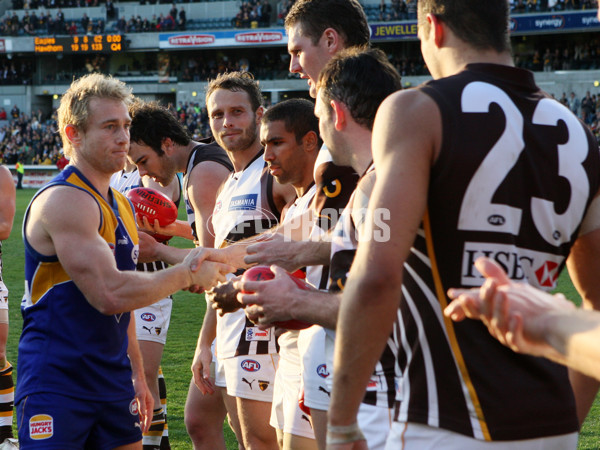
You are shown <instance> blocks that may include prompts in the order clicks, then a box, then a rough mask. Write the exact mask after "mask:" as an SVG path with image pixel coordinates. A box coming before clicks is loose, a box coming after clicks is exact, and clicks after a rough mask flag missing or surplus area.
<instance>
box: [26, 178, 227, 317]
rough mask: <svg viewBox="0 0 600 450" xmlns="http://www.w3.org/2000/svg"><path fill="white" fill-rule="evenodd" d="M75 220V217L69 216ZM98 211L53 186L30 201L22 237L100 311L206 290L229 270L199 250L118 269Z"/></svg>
mask: <svg viewBox="0 0 600 450" xmlns="http://www.w3.org/2000/svg"><path fill="white" fill-rule="evenodd" d="M75 218H76V220H74V219H75ZM99 224H100V211H99V208H98V205H97V204H96V202H95V201H94V200H93V198H92V197H91V196H90V195H89V194H87V193H85V192H83V191H81V190H79V189H74V188H71V187H63V186H59V187H53V188H50V189H48V190H47V191H44V192H43V193H42V194H41V195H40V197H38V198H37V199H36V200H35V201H34V202H33V204H32V207H31V211H30V217H29V219H28V221H27V226H26V235H27V238H28V240H29V241H30V243H31V244H32V245H33V247H34V248H35V249H36V250H37V251H39V252H40V253H42V254H46V255H53V254H56V255H57V256H58V259H59V260H60V262H61V265H62V267H63V268H64V269H65V271H66V273H67V274H68V275H69V277H70V278H71V279H72V280H73V281H74V282H75V284H76V285H77V287H78V288H79V289H80V290H81V291H82V292H83V294H84V295H85V297H86V299H87V300H88V302H89V303H90V304H91V305H92V306H93V307H94V308H96V309H97V310H98V311H100V312H101V313H103V314H117V313H120V312H126V311H131V310H134V309H136V308H140V307H143V306H147V305H149V304H152V303H154V302H156V301H157V300H160V299H161V298H164V297H166V296H167V295H170V294H172V293H173V292H176V291H177V290H179V289H184V288H188V287H190V286H192V285H200V286H203V287H204V288H208V287H210V286H212V285H214V284H216V283H217V282H218V281H223V280H224V275H223V272H224V271H225V272H226V271H229V267H226V266H224V265H222V264H219V263H212V262H209V261H203V259H204V258H205V256H206V255H203V254H202V251H198V252H193V254H192V253H190V255H188V256H187V258H186V259H185V260H184V261H183V263H182V264H179V265H177V266H173V267H170V268H168V269H166V270H161V271H158V272H152V273H146V272H136V271H120V270H118V269H117V266H116V262H115V259H114V256H113V254H112V251H111V250H110V247H109V246H108V245H107V243H106V241H104V239H102V237H101V236H100V235H99V234H98V227H99Z"/></svg>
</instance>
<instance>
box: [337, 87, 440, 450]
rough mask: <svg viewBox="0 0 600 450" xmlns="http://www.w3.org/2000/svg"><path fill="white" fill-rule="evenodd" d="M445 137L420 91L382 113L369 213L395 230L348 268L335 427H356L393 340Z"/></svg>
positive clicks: (367, 244)
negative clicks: (407, 265) (406, 269)
mask: <svg viewBox="0 0 600 450" xmlns="http://www.w3.org/2000/svg"><path fill="white" fill-rule="evenodd" d="M439 136H441V119H440V113H439V110H438V108H437V106H436V105H435V104H434V102H433V101H432V100H431V99H430V98H429V97H427V96H426V95H425V94H423V93H421V92H419V91H402V92H399V93H396V94H392V95H391V96H390V97H388V98H387V99H386V100H385V101H384V102H383V103H382V105H381V107H380V108H379V111H378V112H377V117H376V119H375V126H374V129H373V156H374V161H375V166H376V167H377V180H376V183H375V187H374V190H373V194H372V196H371V199H370V203H369V213H370V214H371V215H370V217H372V218H374V217H376V215H377V214H385V215H386V216H387V217H389V220H387V221H386V224H387V225H388V226H389V228H390V229H391V233H389V236H386V237H389V239H386V238H380V239H370V240H366V241H364V240H363V241H361V242H360V244H359V246H358V250H357V253H356V257H355V259H354V263H353V265H352V268H351V270H350V274H349V277H348V281H347V283H346V287H345V290H344V293H343V298H342V301H341V305H340V313H339V316H338V323H337V336H336V349H335V358H334V373H335V381H334V386H333V391H332V396H331V406H330V410H329V425H330V426H348V425H351V424H354V423H356V413H357V411H358V407H359V405H360V402H361V400H362V398H363V396H364V392H365V388H366V385H367V382H368V380H369V377H370V375H371V374H372V372H373V368H374V366H375V363H376V361H377V360H378V358H379V356H380V355H381V353H382V351H383V348H384V346H385V343H386V341H387V339H388V337H389V336H390V332H391V330H392V326H393V323H394V320H395V318H396V317H397V310H398V305H399V302H400V297H401V286H402V267H403V264H404V262H405V260H406V258H407V256H408V254H409V251H410V247H411V245H412V244H413V241H414V238H415V236H416V233H417V230H418V228H419V224H420V222H421V220H422V218H423V214H424V212H425V208H426V203H427V190H428V183H429V173H430V167H431V164H432V162H433V160H434V157H435V154H436V151H437V149H438V148H439ZM376 223H377V221H369V222H367V223H366V224H365V234H366V235H368V236H376V235H377V233H379V232H380V231H382V230H379V229H376V227H375V226H374V224H376ZM374 293H377V295H374ZM357 321H358V322H357ZM357 323H359V324H360V328H361V329H363V330H369V335H368V336H365V335H364V334H363V333H357V332H356V324H357ZM329 437H330V438H331V437H334V438H335V437H339V436H335V435H333V436H331V435H330V436H329ZM356 440H358V438H356Z"/></svg>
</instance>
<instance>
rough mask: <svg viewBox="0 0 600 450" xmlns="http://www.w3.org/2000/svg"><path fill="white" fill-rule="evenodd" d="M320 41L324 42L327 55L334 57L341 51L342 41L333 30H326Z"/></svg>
mask: <svg viewBox="0 0 600 450" xmlns="http://www.w3.org/2000/svg"><path fill="white" fill-rule="evenodd" d="M321 39H324V40H325V47H326V48H327V51H328V52H329V54H331V55H335V54H336V53H337V52H339V51H340V50H342V39H341V37H340V35H339V34H338V32H337V31H335V30H334V29H333V28H326V29H325V31H323V34H322V35H321Z"/></svg>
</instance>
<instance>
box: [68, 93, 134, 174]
mask: <svg viewBox="0 0 600 450" xmlns="http://www.w3.org/2000/svg"><path fill="white" fill-rule="evenodd" d="M130 126H131V117H130V116H129V112H128V110H127V105H125V103H123V102H122V101H120V100H114V99H108V98H92V99H91V100H90V103H89V111H88V121H87V127H86V129H85V131H84V130H79V131H78V133H77V135H78V137H79V141H78V142H77V144H76V145H75V147H76V150H75V152H76V154H77V157H81V158H82V159H84V160H86V161H87V162H88V163H89V164H90V165H91V166H93V167H94V168H96V169H98V170H100V171H102V172H104V173H115V172H117V171H119V170H121V169H122V168H123V166H124V165H125V162H126V161H127V150H128V149H129V127H130Z"/></svg>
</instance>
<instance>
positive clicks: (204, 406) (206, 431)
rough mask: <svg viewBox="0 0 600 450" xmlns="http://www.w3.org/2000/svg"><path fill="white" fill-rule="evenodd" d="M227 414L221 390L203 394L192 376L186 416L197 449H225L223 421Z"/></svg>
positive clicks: (189, 432)
mask: <svg viewBox="0 0 600 450" xmlns="http://www.w3.org/2000/svg"><path fill="white" fill-rule="evenodd" d="M226 416H227V410H226V408H225V404H224V402H223V398H222V397H221V395H220V392H219V391H217V392H215V393H214V394H206V395H203V394H202V392H200V390H199V389H198V388H197V387H196V385H195V384H194V379H193V378H192V380H191V381H190V387H189V389H188V395H187V400H186V402H185V412H184V418H185V428H186V429H187V432H188V434H189V435H190V438H191V439H192V443H193V445H194V448H195V449H201V448H211V449H215V450H225V437H224V435H223V421H224V420H225V417H226Z"/></svg>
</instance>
